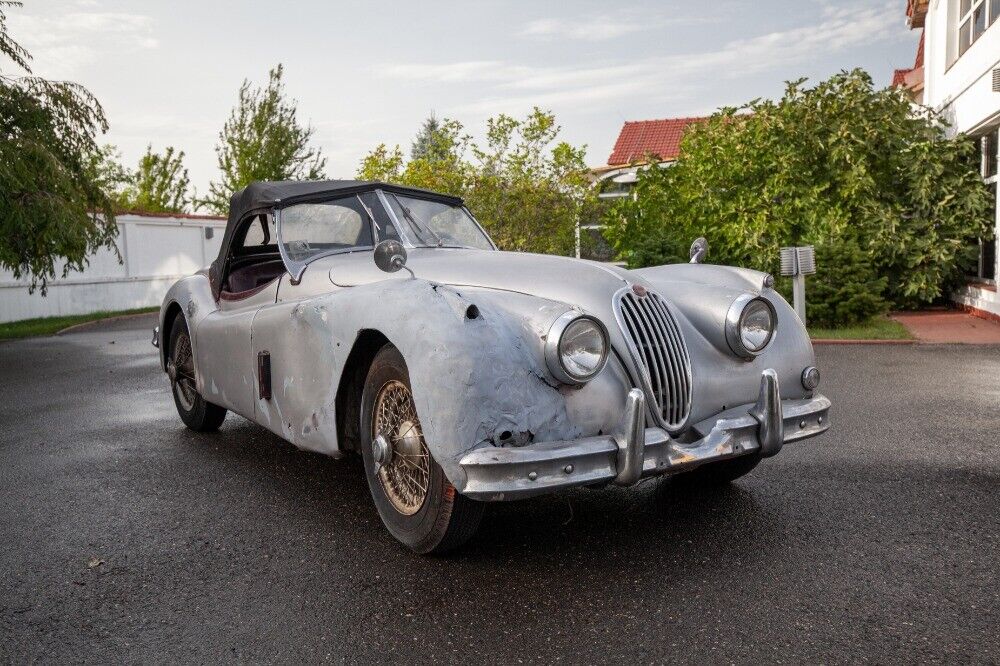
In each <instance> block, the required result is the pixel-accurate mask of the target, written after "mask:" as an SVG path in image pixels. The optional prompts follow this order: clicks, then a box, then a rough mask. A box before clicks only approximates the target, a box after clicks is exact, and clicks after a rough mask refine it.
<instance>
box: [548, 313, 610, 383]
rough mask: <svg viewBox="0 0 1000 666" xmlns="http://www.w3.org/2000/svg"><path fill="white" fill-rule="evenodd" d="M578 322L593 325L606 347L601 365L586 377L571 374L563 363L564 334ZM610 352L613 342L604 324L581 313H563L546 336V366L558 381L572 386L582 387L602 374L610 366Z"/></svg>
mask: <svg viewBox="0 0 1000 666" xmlns="http://www.w3.org/2000/svg"><path fill="white" fill-rule="evenodd" d="M578 320H585V321H588V322H590V323H592V324H593V325H594V327H595V328H596V329H597V331H598V332H599V333H600V334H601V339H602V341H603V345H604V350H603V354H602V356H601V361H600V363H598V364H597V367H596V368H595V370H594V371H593V372H592V373H590V374H589V375H585V376H580V375H577V374H574V373H573V372H570V371H569V370H568V369H567V368H566V364H565V363H563V356H562V352H561V347H562V344H561V343H562V337H563V334H564V333H565V332H566V329H568V328H569V326H570V324H573V323H574V322H576V321H578ZM610 352H611V340H610V338H609V337H608V329H607V328H606V327H605V326H604V323H603V322H602V321H601V320H600V319H597V318H596V317H592V316H590V315H585V314H580V313H579V312H576V311H573V310H570V311H568V312H565V313H563V314H562V315H560V316H559V318H558V319H556V320H555V321H554V322H552V326H550V327H549V332H548V335H546V336H545V365H546V366H548V369H549V372H551V373H552V376H553V377H555V378H556V380H558V381H559V382H560V383H563V384H568V385H570V386H580V385H582V384H586V383H587V382H589V381H590V380H592V379H593V378H594V377H596V376H597V375H599V374H601V370H603V369H604V367H605V366H606V365H607V364H608V356H609V355H610Z"/></svg>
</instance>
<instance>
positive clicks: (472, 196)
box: [358, 108, 596, 254]
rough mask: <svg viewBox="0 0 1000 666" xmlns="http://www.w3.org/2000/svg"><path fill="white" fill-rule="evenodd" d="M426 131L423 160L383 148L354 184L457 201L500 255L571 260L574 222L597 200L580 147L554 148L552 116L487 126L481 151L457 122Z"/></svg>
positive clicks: (506, 119)
mask: <svg viewBox="0 0 1000 666" xmlns="http://www.w3.org/2000/svg"><path fill="white" fill-rule="evenodd" d="M435 122H436V121H435ZM427 127H428V124H427V123H426V122H425V124H424V127H423V128H422V129H421V133H420V135H418V140H417V141H416V142H414V148H415V149H416V146H417V144H418V143H419V144H420V145H422V146H425V147H426V152H425V153H424V156H423V157H416V158H413V159H411V160H410V161H409V162H406V161H405V160H404V158H403V154H402V151H401V150H400V149H399V147H398V146H397V147H395V148H388V147H387V146H385V145H384V144H383V145H380V146H378V147H376V148H375V149H374V150H373V151H372V152H370V153H369V154H368V155H367V156H366V157H365V158H364V160H363V161H362V163H361V166H360V168H359V169H358V177H359V178H361V179H364V180H383V181H389V182H395V183H401V184H405V185H411V186H415V187H424V188H427V189H431V190H436V191H439V192H446V193H449V194H454V195H458V196H461V197H462V198H464V199H465V201H466V203H467V204H468V206H469V208H470V209H471V210H472V211H473V212H474V214H475V215H476V217H477V219H478V220H479V222H480V223H481V224H482V225H483V226H484V227H485V228H486V230H487V231H488V232H489V234H490V236H491V237H492V238H493V240H494V242H495V243H497V245H498V246H499V247H501V248H503V249H507V250H519V251H529V252H547V253H556V254H570V253H571V252H572V250H573V242H574V241H573V230H574V227H575V223H576V220H577V219H578V217H585V216H587V215H588V214H589V213H588V211H590V210H592V209H593V207H594V206H595V205H596V203H595V202H596V200H595V199H594V196H593V191H592V189H591V188H590V187H589V183H588V181H587V177H586V176H587V168H586V164H585V162H584V157H585V155H586V147H579V148H577V147H574V146H571V145H569V144H568V143H565V142H561V141H557V138H558V135H559V131H560V127H559V126H558V125H557V124H556V121H555V116H554V115H552V114H551V113H547V112H544V111H542V110H540V109H538V108H536V109H534V110H533V111H532V113H530V114H529V115H528V116H527V117H526V118H524V119H523V120H518V119H515V118H512V117H510V116H507V115H503V114H501V115H499V116H497V117H495V118H491V119H489V120H488V121H487V127H486V140H485V143H483V144H477V143H474V142H473V141H472V139H471V138H470V137H469V136H467V135H465V134H464V133H463V132H464V128H463V126H462V125H461V123H459V122H457V121H455V120H447V119H446V120H444V121H442V122H441V123H439V124H438V125H437V126H436V127H435V128H434V129H433V131H432V132H429V133H427V132H426V130H427ZM425 134H426V141H421V137H424V135H425Z"/></svg>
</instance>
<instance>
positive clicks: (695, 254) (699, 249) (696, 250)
mask: <svg viewBox="0 0 1000 666" xmlns="http://www.w3.org/2000/svg"><path fill="white" fill-rule="evenodd" d="M707 254H708V241H707V240H705V237H704V236H699V237H698V238H695V239H694V242H693V243H691V252H690V256H691V263H692V264H700V263H701V262H703V261H704V260H705V255H707Z"/></svg>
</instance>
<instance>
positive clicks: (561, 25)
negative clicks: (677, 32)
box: [518, 16, 651, 41]
mask: <svg viewBox="0 0 1000 666" xmlns="http://www.w3.org/2000/svg"><path fill="white" fill-rule="evenodd" d="M650 27H651V26H650V24H649V23H643V22H640V21H628V20H621V19H615V18H611V17H608V16H595V17H592V18H587V19H556V18H543V19H536V20H534V21H531V22H529V23H528V24H527V25H526V26H524V29H522V30H521V32H520V33H518V34H520V35H521V36H525V37H552V38H567V39H581V40H586V41H603V40H607V39H615V38H617V37H621V36H623V35H627V34H629V33H633V32H639V31H641V30H648V29H649V28H650Z"/></svg>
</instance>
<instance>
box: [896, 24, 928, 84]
mask: <svg viewBox="0 0 1000 666" xmlns="http://www.w3.org/2000/svg"><path fill="white" fill-rule="evenodd" d="M923 66H924V32H921V33H920V41H919V42H918V43H917V57H916V58H914V59H913V67H908V68H906V69H896V70H893V72H892V87H893V88H905V87H906V75H907V74H909V73H910V72H912V71H914V70H917V69H920V68H921V67H923Z"/></svg>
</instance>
